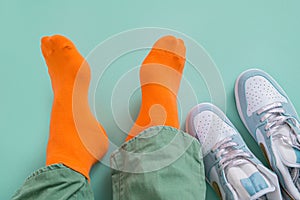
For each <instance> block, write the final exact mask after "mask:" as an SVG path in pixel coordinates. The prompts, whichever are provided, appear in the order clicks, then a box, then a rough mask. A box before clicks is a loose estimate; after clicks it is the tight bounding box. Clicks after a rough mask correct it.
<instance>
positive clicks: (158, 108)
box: [126, 36, 185, 141]
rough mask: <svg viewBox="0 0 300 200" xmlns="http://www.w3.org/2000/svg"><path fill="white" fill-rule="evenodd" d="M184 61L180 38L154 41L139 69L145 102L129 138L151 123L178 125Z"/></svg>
mask: <svg viewBox="0 0 300 200" xmlns="http://www.w3.org/2000/svg"><path fill="white" fill-rule="evenodd" d="M184 63H185V46H184V43H183V41H182V40H181V39H176V38H175V37H173V36H166V37H163V38H161V39H159V40H158V41H157V42H156V43H155V44H154V46H153V48H152V50H151V51H150V53H149V54H148V56H147V57H146V59H145V60H144V62H143V64H142V66H141V69H140V82H141V88H142V104H141V108H140V113H139V115H138V117H137V119H136V122H135V124H134V126H133V127H132V129H131V131H130V132H129V134H128V137H127V138H126V141H128V140H130V139H131V138H133V137H134V136H136V135H137V134H138V133H140V132H141V131H143V130H145V129H146V128H149V127H151V126H157V125H166V126H172V127H174V128H179V120H178V111H177V99H176V98H177V92H178V89H179V85H180V80H181V74H182V72H183V68H184Z"/></svg>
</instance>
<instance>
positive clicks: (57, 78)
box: [41, 35, 108, 179]
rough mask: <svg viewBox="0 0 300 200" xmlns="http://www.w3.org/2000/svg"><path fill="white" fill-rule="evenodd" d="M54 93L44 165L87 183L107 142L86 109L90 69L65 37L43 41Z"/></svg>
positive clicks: (100, 127)
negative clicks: (68, 171)
mask: <svg viewBox="0 0 300 200" xmlns="http://www.w3.org/2000/svg"><path fill="white" fill-rule="evenodd" d="M41 42H42V44H41V49H42V53H43V56H44V58H45V61H46V64H47V66H48V72H49V75H50V78H51V83H52V89H53V92H54V99H53V106H52V113H51V121H50V135H49V141H48V146H47V155H46V165H51V164H55V163H62V164H64V165H66V166H68V167H70V168H71V169H73V170H75V171H77V172H79V173H81V174H83V175H84V176H85V177H87V178H88V179H89V171H90V169H91V167H92V165H93V164H95V163H96V162H97V161H98V160H100V159H101V158H102V157H103V156H104V154H105V153H106V151H107V149H108V138H107V136H106V133H105V131H104V129H103V128H102V126H101V125H100V124H99V123H98V122H97V120H96V119H95V118H94V116H93V114H92V113H91V111H90V108H89V105H88V87H89V83H90V68H89V65H88V63H87V62H86V61H85V59H84V58H83V57H82V56H81V55H80V53H79V52H78V51H77V49H76V47H75V45H74V44H73V43H72V42H71V41H70V40H69V39H67V38H66V37H64V36H60V35H54V36H51V37H43V38H42V41H41Z"/></svg>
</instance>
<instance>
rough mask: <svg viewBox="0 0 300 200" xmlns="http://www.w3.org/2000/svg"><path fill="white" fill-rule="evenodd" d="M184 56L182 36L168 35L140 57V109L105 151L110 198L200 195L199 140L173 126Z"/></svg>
mask: <svg viewBox="0 0 300 200" xmlns="http://www.w3.org/2000/svg"><path fill="white" fill-rule="evenodd" d="M184 62H185V46H184V44H183V41H182V40H180V39H176V38H175V37H172V36H166V37H163V38H161V39H159V40H158V41H157V42H156V43H155V44H154V46H153V48H152V50H151V51H150V53H149V55H148V56H147V57H146V59H145V61H144V62H143V64H142V66H141V69H140V81H141V87H142V104H141V109H140V113H139V115H138V117H137V119H136V122H135V124H134V126H133V127H132V129H131V131H130V133H129V135H128V137H127V139H126V140H127V142H126V143H125V144H124V145H122V146H121V147H120V148H119V149H118V150H117V151H115V152H114V153H113V154H112V156H111V166H112V168H113V172H112V181H113V198H114V199H115V200H118V199H131V200H135V199H145V200H147V199H175V200H176V199H204V198H205V181H204V177H205V176H204V166H203V163H202V158H201V154H199V151H200V152H201V149H200V145H199V143H198V142H197V141H196V139H195V138H193V137H191V136H189V135H188V134H186V133H184V132H182V131H180V130H178V129H177V128H179V120H178V112H177V101H176V98H177V92H178V88H179V84H180V80H181V74H182V71H183V67H184ZM145 129H146V130H145ZM128 140H130V141H128Z"/></svg>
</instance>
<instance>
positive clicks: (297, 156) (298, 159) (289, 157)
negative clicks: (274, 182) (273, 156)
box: [274, 125, 300, 167]
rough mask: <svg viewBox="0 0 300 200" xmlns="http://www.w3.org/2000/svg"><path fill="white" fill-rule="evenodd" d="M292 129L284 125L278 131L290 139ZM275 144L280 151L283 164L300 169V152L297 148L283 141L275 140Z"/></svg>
mask: <svg viewBox="0 0 300 200" xmlns="http://www.w3.org/2000/svg"><path fill="white" fill-rule="evenodd" d="M291 131H292V130H291V128H290V127H289V126H288V125H283V126H281V127H280V128H279V129H278V132H279V133H280V134H281V135H282V136H285V137H287V138H290V134H292V133H291ZM274 144H275V145H276V148H277V149H278V153H279V154H280V157H281V159H282V162H283V163H284V164H285V165H286V166H288V167H300V151H299V150H298V149H297V148H294V147H292V146H291V145H290V144H287V143H286V142H284V141H283V140H282V139H274Z"/></svg>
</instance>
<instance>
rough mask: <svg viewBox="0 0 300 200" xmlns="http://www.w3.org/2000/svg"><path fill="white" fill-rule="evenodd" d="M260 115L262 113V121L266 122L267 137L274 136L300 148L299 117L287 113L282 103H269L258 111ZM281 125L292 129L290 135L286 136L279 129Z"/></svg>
mask: <svg viewBox="0 0 300 200" xmlns="http://www.w3.org/2000/svg"><path fill="white" fill-rule="evenodd" d="M257 114H258V115H261V114H263V115H262V117H261V119H260V122H265V121H266V125H265V131H266V134H267V137H271V136H272V137H274V138H279V139H282V140H283V141H284V142H285V143H287V144H289V145H291V146H292V147H294V148H297V149H299V150H300V135H299V134H298V133H299V130H300V125H299V122H298V120H297V119H295V118H294V117H292V116H290V115H287V114H285V110H284V109H283V107H282V104H281V103H272V104H269V105H267V106H265V107H263V108H261V109H259V110H258V111H257ZM281 125H288V126H289V127H290V128H291V129H292V131H290V134H289V137H286V136H284V135H282V134H280V132H279V131H278V129H279V128H280V127H281Z"/></svg>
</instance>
